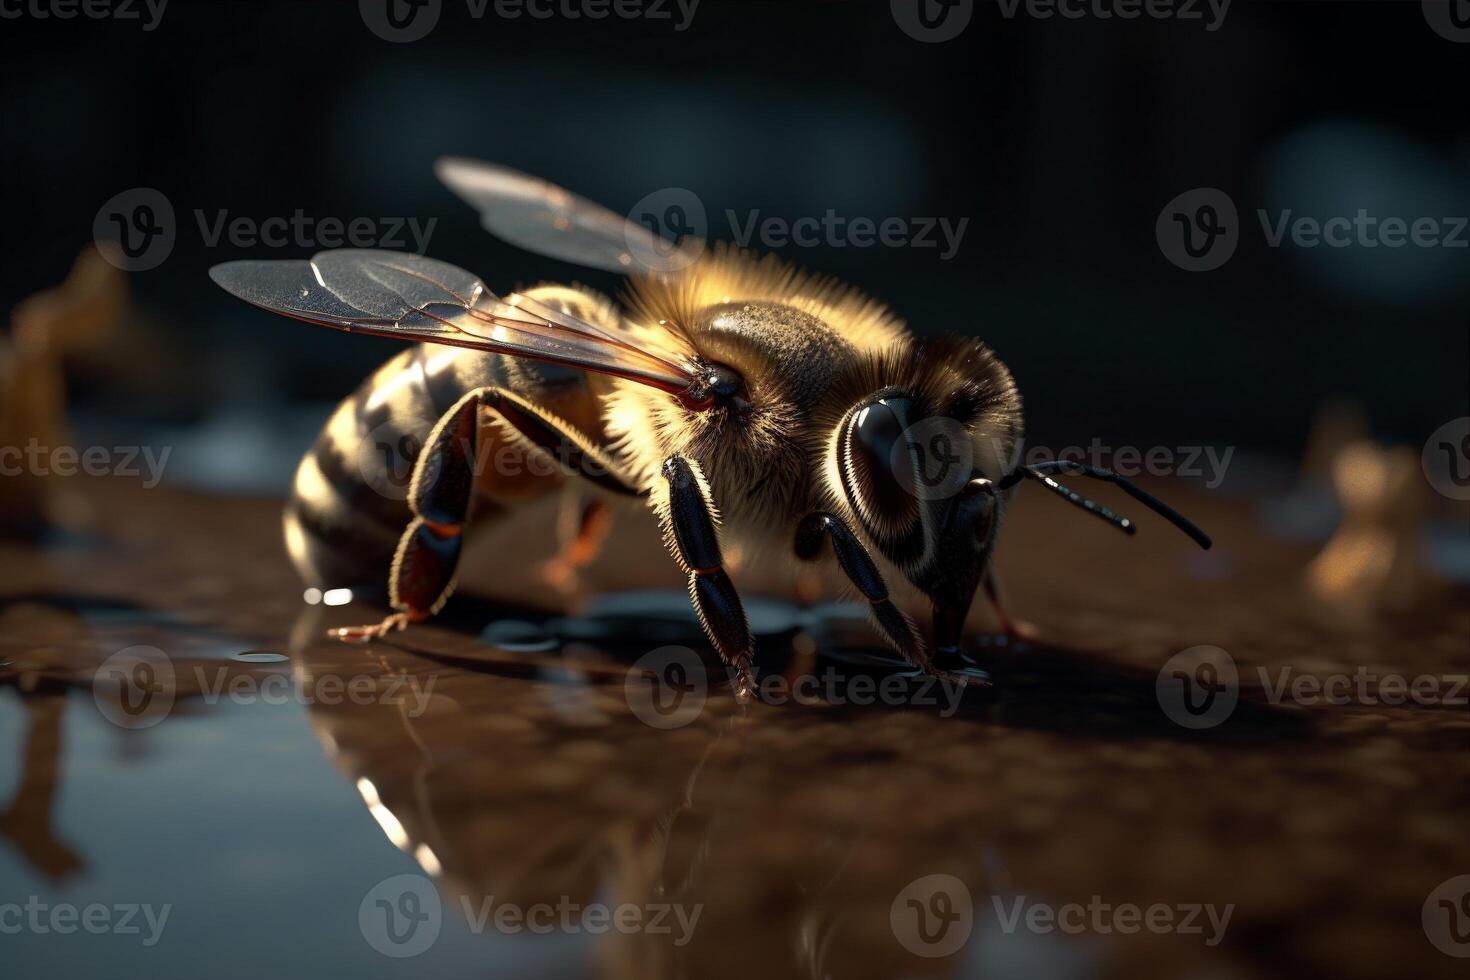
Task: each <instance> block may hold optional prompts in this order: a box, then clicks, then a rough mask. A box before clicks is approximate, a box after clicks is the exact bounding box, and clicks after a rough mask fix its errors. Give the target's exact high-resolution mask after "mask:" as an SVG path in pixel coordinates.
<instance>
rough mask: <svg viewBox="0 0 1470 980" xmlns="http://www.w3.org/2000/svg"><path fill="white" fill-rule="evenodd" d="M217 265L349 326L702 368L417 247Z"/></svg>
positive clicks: (500, 348)
mask: <svg viewBox="0 0 1470 980" xmlns="http://www.w3.org/2000/svg"><path fill="white" fill-rule="evenodd" d="M209 275H210V278H212V279H213V280H214V281H215V282H216V283H218V284H219V285H220V286H222V287H224V289H225V290H226V291H228V292H230V293H233V294H234V295H236V296H238V297H239V298H240V299H243V300H245V301H246V302H247V303H253V304H254V305H256V306H259V307H261V308H262V309H266V310H270V311H271V312H273V313H280V314H282V315H284V316H289V317H294V318H296V319H298V320H305V321H306V322H308V323H316V324H320V325H322V326H327V327H336V328H338V329H340V330H346V331H349V332H354V333H365V334H372V335H374V336H379V337H397V338H400V339H403V340H425V341H432V342H434V343H440V344H452V345H455V346H458V347H471V348H475V349H477V350H487V351H494V352H496V353H500V354H510V355H513V356H518V357H529V358H534V359H536V360H539V361H550V362H554V363H558V364H566V365H570V366H572V367H578V368H582V369H584V370H588V371H597V372H600V373H603V374H611V375H615V376H617V377H623V378H629V379H631V380H634V381H639V382H642V383H643V384H646V385H650V386H652V387H655V388H661V389H663V390H665V391H669V392H673V393H675V394H679V393H683V392H685V391H687V390H688V389H689V387H690V385H691V383H692V382H693V380H694V377H695V375H694V366H693V365H692V364H691V363H690V362H689V361H688V359H687V358H685V357H684V356H683V355H682V354H680V353H677V352H672V351H666V350H662V349H654V348H652V347H650V346H649V345H648V344H646V343H645V344H640V345H637V346H635V345H634V344H633V343H632V342H631V339H632V338H631V335H629V334H624V333H622V332H619V331H610V330H605V329H603V328H602V327H599V326H597V325H596V324H592V323H588V322H586V321H585V320H581V319H578V318H577V317H574V316H570V315H568V314H566V313H563V312H561V311H560V310H555V309H553V308H551V307H549V306H547V305H546V304H544V303H540V302H538V301H536V300H534V299H531V298H530V297H528V296H522V295H520V294H517V293H512V294H511V295H509V296H507V297H505V298H504V299H501V298H500V297H497V296H496V295H495V294H494V293H492V292H490V290H488V289H486V288H485V284H484V283H483V282H481V281H480V280H479V279H477V278H476V277H475V276H472V275H470V274H469V273H468V272H465V271H464V270H463V269H461V268H459V267H457V266H453V265H450V264H449V263H447V262H440V261H438V260H437V259H430V258H425V257H424V256H422V255H415V254H413V253H410V252H386V251H376V250H372V249H338V250H336V251H331V252H320V253H318V254H316V255H314V256H312V258H311V260H310V261H302V260H296V261H285V262H281V261H276V262H226V263H224V264H223V265H217V266H215V267H214V268H213V269H211V270H210V271H209Z"/></svg>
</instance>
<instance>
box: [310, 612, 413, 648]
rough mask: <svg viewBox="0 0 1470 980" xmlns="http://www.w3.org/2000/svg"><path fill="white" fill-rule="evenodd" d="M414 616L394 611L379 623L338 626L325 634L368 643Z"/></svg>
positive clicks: (401, 627)
mask: <svg viewBox="0 0 1470 980" xmlns="http://www.w3.org/2000/svg"><path fill="white" fill-rule="evenodd" d="M415 618H418V617H414V616H411V615H410V614H409V613H406V612H396V613H394V614H393V615H391V616H388V617H387V618H385V619H384V620H383V621H382V622H381V623H374V624H372V625H369V626H339V627H337V628H336V629H330V630H327V635H328V636H330V637H331V638H332V639H334V640H341V641H342V642H343V643H368V642H371V641H372V640H381V639H382V638H383V637H385V636H387V635H388V634H389V633H392V632H395V631H397V630H401V629H404V628H406V627H407V626H408V624H409V623H411V622H413V621H414V619H415Z"/></svg>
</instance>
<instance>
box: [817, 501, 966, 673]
mask: <svg viewBox="0 0 1470 980" xmlns="http://www.w3.org/2000/svg"><path fill="white" fill-rule="evenodd" d="M827 538H831V539H832V550H833V552H834V553H835V554H836V555H837V564H838V565H839V566H841V568H842V571H843V574H845V575H846V576H847V578H848V581H850V582H851V583H852V584H853V586H854V587H855V588H856V589H857V590H858V591H859V592H860V593H862V596H863V598H864V599H867V600H868V606H869V609H870V611H871V613H872V616H873V623H874V624H875V625H876V626H877V627H878V630H879V632H881V633H882V634H883V637H884V638H885V639H886V640H887V641H888V642H889V643H890V644H892V646H893V648H894V649H895V650H897V651H898V653H899V655H900V656H902V657H903V658H904V659H905V660H907V661H908V662H909V663H911V664H913V665H914V666H915V667H917V668H919V669H920V670H922V671H923V672H924V673H926V674H933V675H935V676H936V677H942V678H945V679H947V680H953V681H954V682H955V683H957V684H960V685H969V684H976V685H980V684H983V682H982V681H980V680H979V679H978V678H975V677H969V676H965V675H960V674H952V673H950V672H949V671H946V670H943V669H942V668H939V667H936V666H935V665H934V662H933V661H932V660H930V659H929V654H928V651H926V650H925V649H924V641H923V639H922V638H920V636H919V631H918V628H917V627H916V626H915V625H914V622H913V620H911V619H909V618H908V617H907V616H905V615H904V614H903V612H902V611H901V610H900V609H899V608H898V607H897V606H895V605H894V604H893V600H892V599H891V598H889V595H888V583H886V582H884V581H883V573H882V572H880V571H878V566H877V565H875V564H873V559H872V556H870V555H869V554H868V549H866V548H864V547H863V544H862V542H861V541H859V540H858V539H857V536H856V535H854V534H853V533H852V529H851V528H849V527H848V526H847V525H846V524H844V523H843V522H842V520H841V519H840V518H839V517H837V516H836V515H835V514H827V513H820V512H819V513H816V514H812V515H811V516H809V517H807V518H806V519H804V520H803V521H802V522H801V524H799V525H798V526H797V529H796V557H798V558H800V559H801V560H802V561H813V560H814V559H816V557H817V556H818V555H819V554H820V553H821V550H822V543H823V541H824V540H825V539H827Z"/></svg>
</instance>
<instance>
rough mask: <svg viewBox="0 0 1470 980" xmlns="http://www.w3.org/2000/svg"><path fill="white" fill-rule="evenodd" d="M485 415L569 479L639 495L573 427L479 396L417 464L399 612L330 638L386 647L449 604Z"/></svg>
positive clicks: (402, 550)
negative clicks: (391, 637) (384, 642)
mask: <svg viewBox="0 0 1470 980" xmlns="http://www.w3.org/2000/svg"><path fill="white" fill-rule="evenodd" d="M481 407H485V408H488V409H490V410H491V411H493V412H495V413H496V414H497V415H498V416H499V417H500V419H501V420H502V421H503V422H505V423H506V424H507V425H508V426H509V427H510V428H511V429H512V430H513V431H514V432H515V433H516V434H517V435H518V436H520V437H521V438H523V439H525V440H526V441H527V442H529V443H531V444H532V445H533V446H535V447H537V448H539V449H542V450H545V451H547V452H549V453H551V454H552V455H553V456H554V457H555V458H556V460H557V461H558V462H560V463H561V465H562V467H563V468H564V469H565V470H566V471H567V472H569V473H572V474H574V475H580V476H583V477H585V478H586V479H588V480H590V481H591V482H593V483H595V484H597V485H599V486H601V487H603V488H605V489H609V490H614V491H617V492H620V493H626V494H631V495H635V496H636V495H637V494H638V493H639V491H638V490H637V489H636V487H634V485H633V484H632V483H631V481H629V480H628V479H627V478H626V477H624V476H623V475H621V474H620V473H619V472H618V471H617V469H616V467H615V465H614V463H613V462H612V460H610V459H609V458H608V457H607V456H606V454H604V453H603V452H602V451H601V450H600V449H598V448H597V447H595V446H593V445H592V443H591V442H590V440H588V439H587V437H586V436H584V435H582V434H581V433H579V432H577V431H575V430H574V429H573V428H572V427H571V426H570V425H569V424H567V423H566V422H563V421H562V420H560V419H558V418H556V417H555V416H552V415H549V414H547V413H545V412H543V411H541V410H540V409H538V408H536V406H534V405H532V404H531V403H530V402H528V401H526V400H525V399H523V398H520V397H519V396H517V395H515V394H513V393H511V392H508V391H506V390H505V389H503V388H496V387H486V388H478V389H476V390H474V391H472V392H470V393H468V394H467V395H465V396H464V397H463V398H461V399H460V400H459V401H457V402H455V404H454V406H453V407H452V408H450V409H449V411H447V412H445V413H444V415H443V416H442V417H441V418H440V419H439V421H438V423H437V424H435V426H434V428H433V430H432V431H430V433H429V436H428V438H427V439H426V440H425V441H424V448H423V449H422V450H421V451H420V452H419V455H418V458H417V459H416V460H415V461H414V467H413V480H412V482H411V483H410V484H409V491H408V504H409V507H410V508H411V509H412V511H413V514H414V517H413V520H412V521H410V522H409V525H408V528H407V529H406V530H405V531H404V532H403V537H402V538H401V539H400V540H399V542H398V549H397V551H396V552H395V553H394V556H393V569H392V573H391V574H390V575H389V578H388V599H389V602H390V603H391V604H392V606H393V608H394V609H395V610H396V611H395V612H394V613H392V614H391V615H389V616H387V617H386V618H384V619H383V620H382V621H381V622H379V623H374V624H372V625H368V626H348V627H343V628H340V629H335V630H332V631H330V633H329V635H330V636H333V637H335V638H337V639H339V640H347V641H349V642H367V641H368V640H374V639H379V638H381V637H383V636H385V635H387V634H388V633H390V632H393V631H395V630H401V629H403V628H405V627H406V626H408V625H409V624H410V623H416V622H419V621H421V620H425V619H428V618H429V617H430V616H433V615H434V614H435V613H437V612H438V611H439V610H440V609H441V608H443V606H444V603H445V602H447V601H448V599H449V595H450V593H451V592H453V591H454V573H455V569H456V567H457V566H458V564H459V555H460V550H461V544H462V541H463V533H464V528H465V525H466V523H468V521H469V518H470V506H471V504H472V503H473V501H474V494H475V476H476V473H475V458H476V449H477V447H478V444H479V431H480V427H479V410H480V408H481Z"/></svg>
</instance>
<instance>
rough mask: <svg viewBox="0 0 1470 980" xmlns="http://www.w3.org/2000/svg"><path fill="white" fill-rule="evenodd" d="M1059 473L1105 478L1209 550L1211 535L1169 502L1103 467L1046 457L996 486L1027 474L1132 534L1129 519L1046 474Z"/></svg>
mask: <svg viewBox="0 0 1470 980" xmlns="http://www.w3.org/2000/svg"><path fill="white" fill-rule="evenodd" d="M1059 472H1060V473H1067V474H1069V475H1072V476H1090V477H1092V478H1093V479H1096V480H1104V481H1106V482H1108V483H1112V484H1114V485H1116V486H1117V487H1118V488H1119V489H1121V490H1122V491H1123V492H1124V493H1126V494H1128V496H1130V497H1132V498H1133V499H1134V500H1137V501H1138V502H1139V503H1141V504H1143V505H1144V506H1145V507H1147V508H1148V509H1149V510H1151V511H1153V512H1154V513H1155V514H1158V515H1159V516H1160V517H1162V518H1164V519H1165V520H1166V521H1168V522H1169V523H1170V524H1173V525H1174V526H1175V527H1177V528H1178V529H1179V530H1181V531H1183V532H1184V533H1185V534H1187V535H1189V537H1190V539H1191V540H1192V541H1194V543H1195V544H1197V545H1199V546H1200V547H1201V548H1204V549H1206V550H1208V549H1209V547H1210V545H1211V544H1212V542H1211V541H1210V536H1209V535H1208V534H1206V533H1205V532H1203V531H1201V530H1200V529H1199V528H1198V527H1197V526H1195V524H1194V522H1193V521H1191V520H1190V519H1189V518H1187V517H1185V516H1184V515H1183V514H1181V513H1179V512H1178V511H1177V510H1175V509H1174V508H1173V507H1170V506H1169V505H1168V504H1166V503H1164V502H1163V501H1162V500H1160V499H1159V498H1158V497H1155V496H1154V495H1153V494H1151V493H1149V492H1148V491H1146V490H1141V489H1139V488H1138V487H1136V486H1134V485H1133V483H1132V482H1131V481H1129V480H1127V479H1125V478H1124V477H1121V476H1119V475H1118V474H1116V473H1114V472H1113V471H1112V470H1105V469H1102V468H1100V467H1097V466H1087V465H1085V464H1083V463H1078V462H1074V461H1073V460H1070V459H1054V460H1049V461H1047V462H1045V463H1033V464H1031V465H1030V466H1020V467H1017V468H1016V469H1015V470H1014V471H1012V472H1011V473H1010V474H1009V475H1007V476H1006V477H1005V478H1004V479H1002V480H1001V481H1000V483H999V484H998V485H999V487H1000V488H1001V489H1006V488H1008V487H1012V486H1015V485H1016V484H1017V483H1019V482H1020V481H1021V479H1022V478H1023V477H1029V478H1030V479H1033V480H1037V481H1039V482H1040V483H1041V484H1042V486H1044V487H1046V488H1047V489H1049V490H1051V491H1052V492H1053V493H1055V494H1057V495H1058V496H1060V497H1062V498H1063V499H1064V500H1067V501H1068V502H1070V503H1073V504H1076V505H1077V506H1078V507H1081V508H1082V509H1083V510H1085V511H1087V512H1089V513H1092V514H1096V515H1097V516H1098V517H1100V518H1102V519H1103V520H1105V521H1107V522H1108V523H1110V524H1112V525H1114V526H1115V527H1117V528H1118V529H1119V530H1122V531H1124V532H1126V533H1128V534H1132V533H1134V531H1135V527H1134V525H1133V522H1132V521H1130V520H1128V518H1126V517H1120V516H1118V515H1117V514H1115V513H1113V512H1112V511H1111V510H1109V509H1108V508H1106V507H1103V506H1101V505H1100V504H1096V503H1094V502H1093V501H1091V500H1088V499H1087V498H1086V497H1084V496H1082V495H1081V494H1079V493H1076V492H1074V491H1072V490H1069V489H1067V488H1066V487H1064V486H1062V485H1061V484H1060V483H1058V482H1057V481H1056V480H1054V479H1052V477H1051V476H1050V475H1049V474H1051V473H1059Z"/></svg>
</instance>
